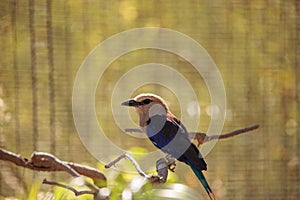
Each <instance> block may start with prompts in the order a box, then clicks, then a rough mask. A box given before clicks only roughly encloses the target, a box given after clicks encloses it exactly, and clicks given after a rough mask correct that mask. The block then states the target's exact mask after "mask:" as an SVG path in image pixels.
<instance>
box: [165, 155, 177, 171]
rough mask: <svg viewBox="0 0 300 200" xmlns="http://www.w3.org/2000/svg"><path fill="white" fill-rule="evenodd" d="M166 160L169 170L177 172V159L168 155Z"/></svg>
mask: <svg viewBox="0 0 300 200" xmlns="http://www.w3.org/2000/svg"><path fill="white" fill-rule="evenodd" d="M165 159H166V162H167V164H168V169H169V170H170V171H171V172H175V168H176V163H175V158H174V157H172V156H171V155H167V156H166V157H165Z"/></svg>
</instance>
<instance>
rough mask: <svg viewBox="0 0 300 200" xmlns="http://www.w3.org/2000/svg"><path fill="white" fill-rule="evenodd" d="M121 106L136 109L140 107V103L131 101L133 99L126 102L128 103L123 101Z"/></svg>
mask: <svg viewBox="0 0 300 200" xmlns="http://www.w3.org/2000/svg"><path fill="white" fill-rule="evenodd" d="M121 105H122V106H133V107H138V106H140V105H141V103H140V102H137V101H135V100H133V99H130V100H128V101H124V102H123V103H122V104H121Z"/></svg>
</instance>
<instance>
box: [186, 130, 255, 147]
mask: <svg viewBox="0 0 300 200" xmlns="http://www.w3.org/2000/svg"><path fill="white" fill-rule="evenodd" d="M258 128H259V125H253V126H249V127H246V128H243V129H238V130H235V131H232V132H229V133H224V134H220V135H206V134H205V133H200V132H189V136H190V139H195V140H197V141H198V147H199V146H200V145H201V144H203V143H204V142H209V141H211V140H217V139H225V138H229V137H233V136H236V135H240V134H242V133H246V132H249V131H253V130H255V129H258Z"/></svg>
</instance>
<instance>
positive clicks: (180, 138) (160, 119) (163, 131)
mask: <svg viewBox="0 0 300 200" xmlns="http://www.w3.org/2000/svg"><path fill="white" fill-rule="evenodd" d="M147 124H148V125H147V136H148V138H149V139H150V140H151V142H152V143H153V144H154V145H155V146H156V147H157V148H159V149H161V150H162V151H163V152H165V153H168V154H171V155H172V156H173V157H175V158H176V159H177V160H179V161H181V162H185V163H186V164H188V165H191V166H193V167H195V168H196V169H198V170H206V169H207V167H206V163H205V161H204V159H203V158H202V155H201V154H200V152H199V150H198V149H197V147H196V146H195V145H194V144H193V143H192V142H191V141H190V140H189V138H188V136H187V132H186V129H185V127H184V125H183V124H181V123H180V122H179V120H177V119H176V120H175V119H170V118H168V117H167V116H165V115H155V116H152V117H151V119H150V120H149V121H148V123H147Z"/></svg>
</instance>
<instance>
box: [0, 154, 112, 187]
mask: <svg viewBox="0 0 300 200" xmlns="http://www.w3.org/2000/svg"><path fill="white" fill-rule="evenodd" d="M0 160H4V161H9V162H11V163H14V164H15V165H17V166H21V167H25V168H28V169H31V170H34V171H49V172H51V171H52V172H53V171H64V172H67V173H69V174H70V175H71V176H74V177H78V176H80V175H83V176H87V177H90V178H92V179H99V180H103V181H104V182H106V177H105V175H104V174H103V173H101V172H100V171H98V170H97V169H94V168H91V167H88V166H85V165H80V164H77V163H72V162H65V161H61V160H59V159H58V158H57V157H55V156H54V155H52V154H49V153H45V152H34V153H33V154H32V155H31V158H30V160H29V159H27V158H23V157H22V156H21V155H18V154H15V153H13V152H10V151H7V150H4V149H2V148H0Z"/></svg>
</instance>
